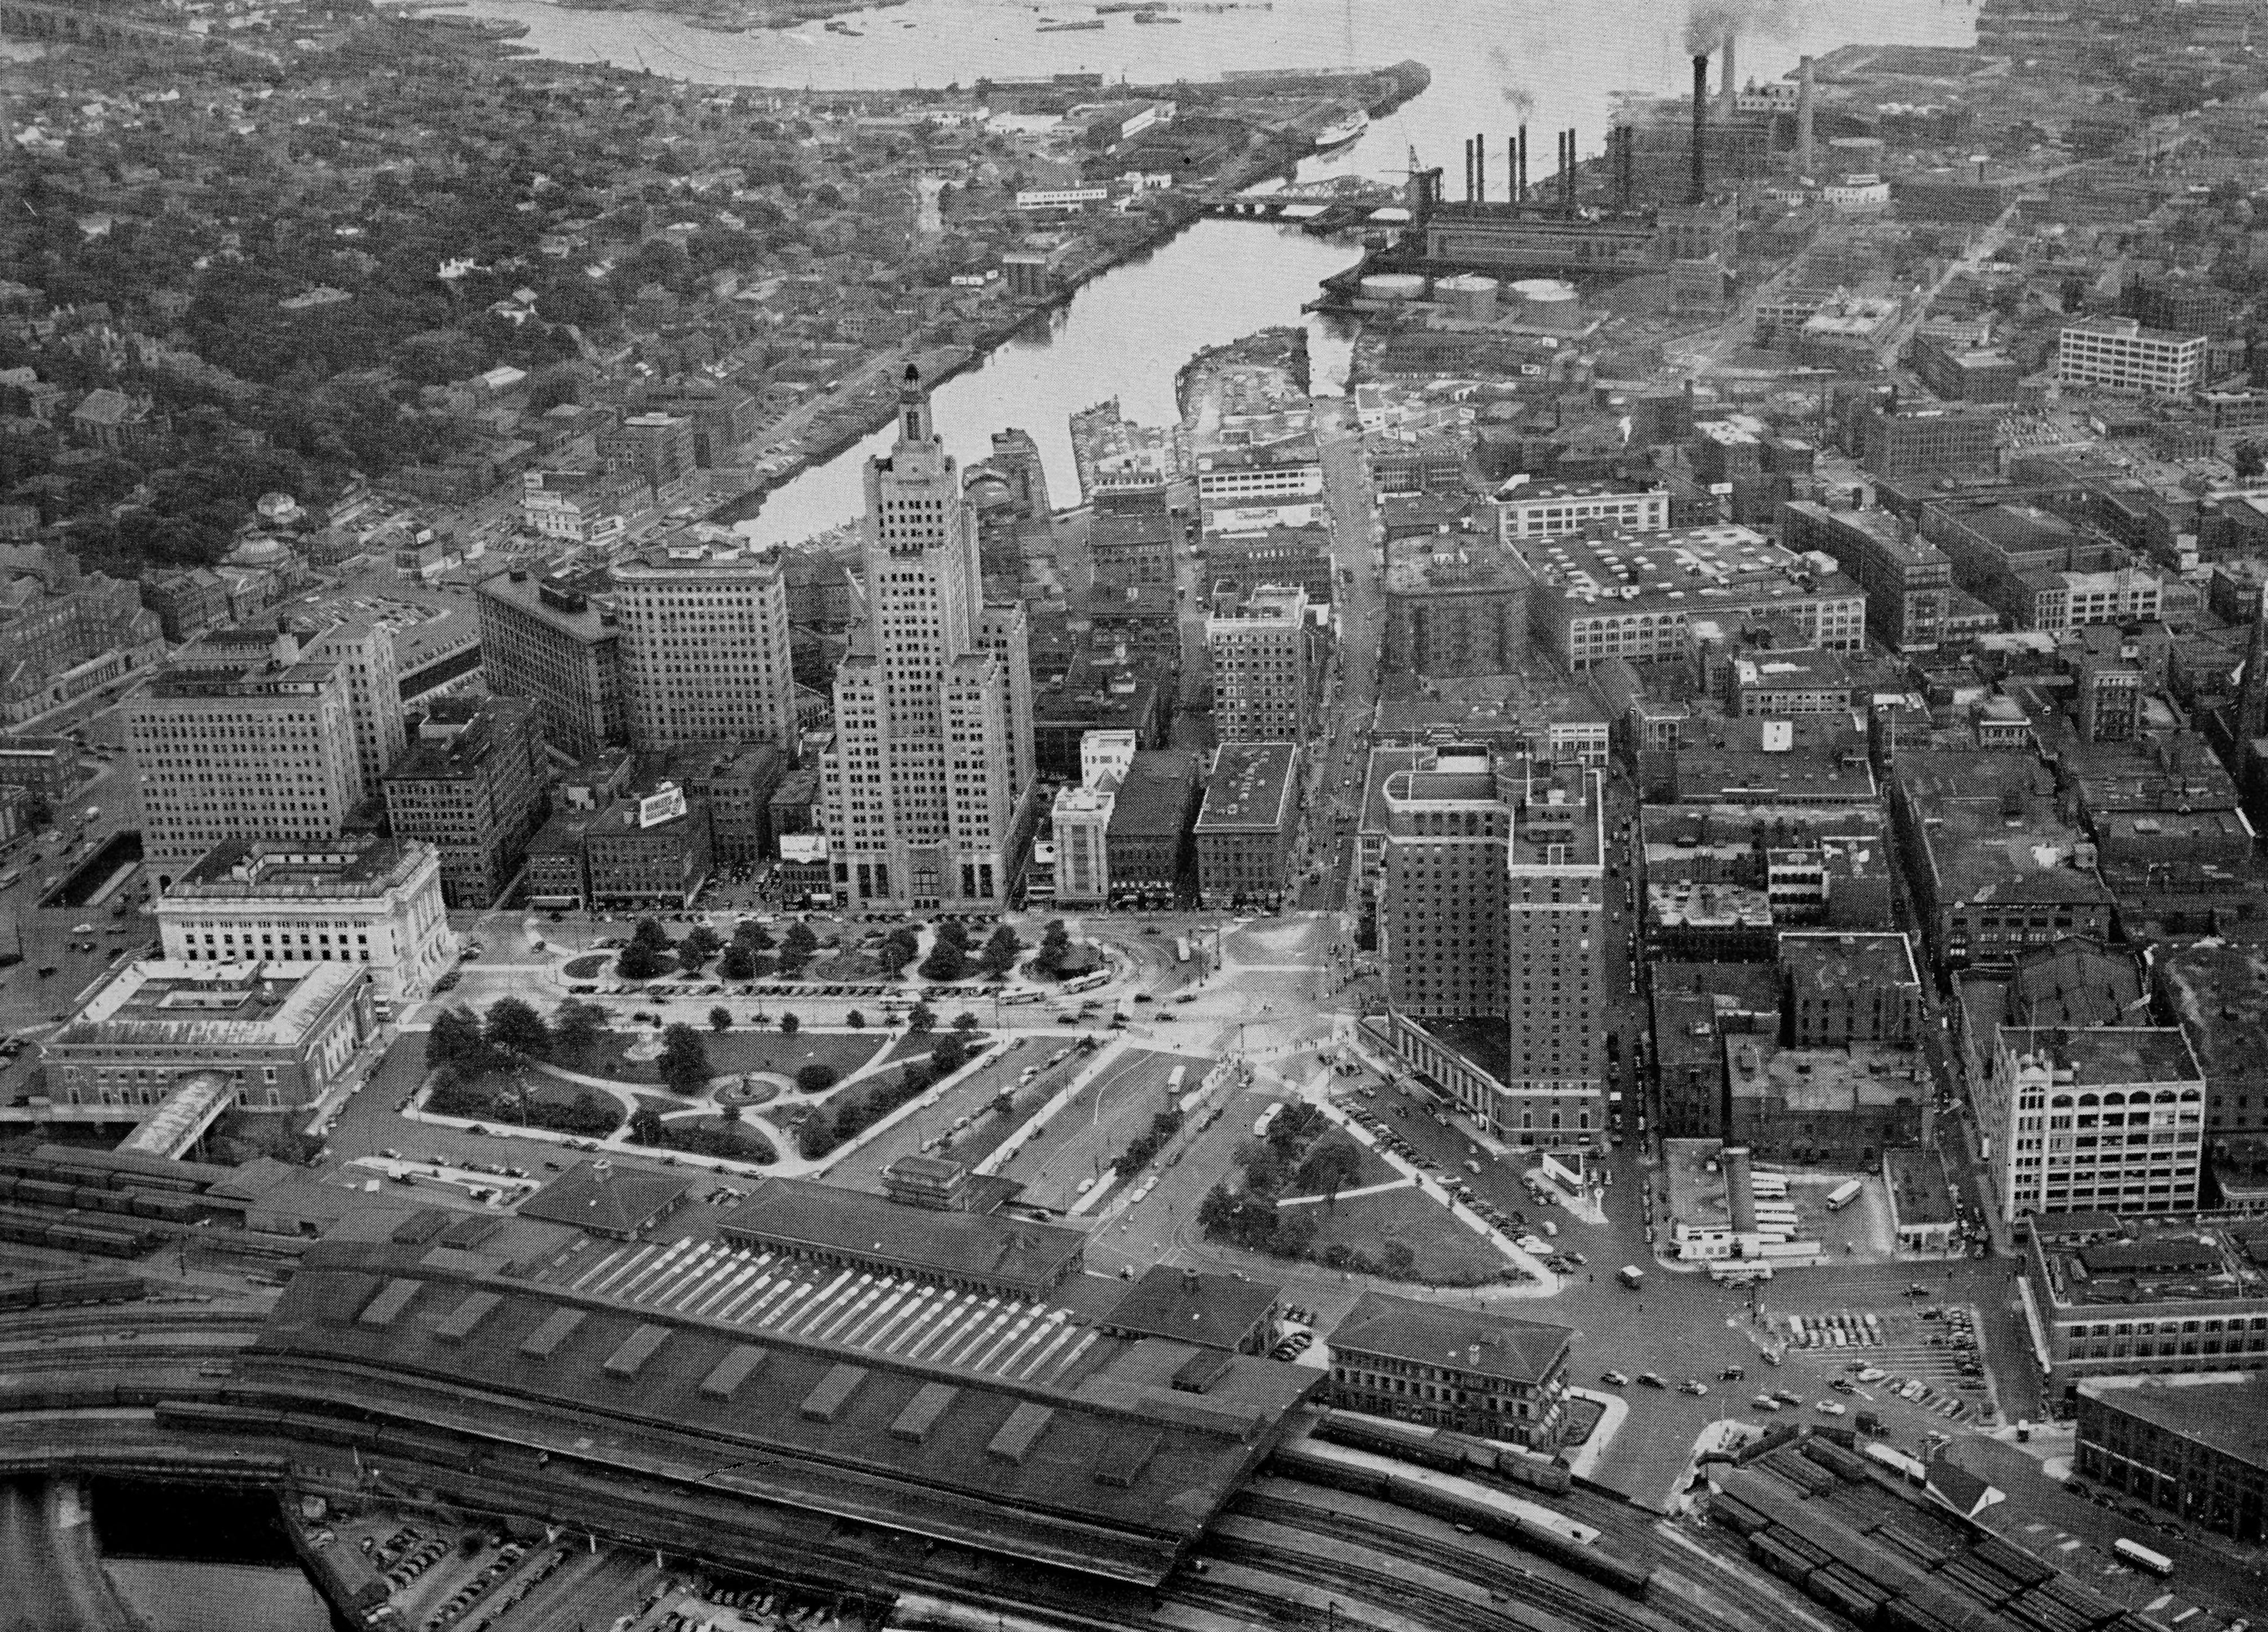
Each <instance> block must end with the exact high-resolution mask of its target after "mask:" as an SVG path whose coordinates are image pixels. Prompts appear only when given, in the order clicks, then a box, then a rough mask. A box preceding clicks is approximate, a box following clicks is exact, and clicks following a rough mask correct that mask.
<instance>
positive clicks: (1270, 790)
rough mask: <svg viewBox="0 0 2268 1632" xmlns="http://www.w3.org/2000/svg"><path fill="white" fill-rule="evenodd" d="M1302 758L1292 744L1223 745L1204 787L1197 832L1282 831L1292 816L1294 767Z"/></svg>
mask: <svg viewBox="0 0 2268 1632" xmlns="http://www.w3.org/2000/svg"><path fill="white" fill-rule="evenodd" d="M1298 754H1299V750H1298V749H1297V748H1296V747H1294V746H1292V744H1291V743H1288V742H1229V743H1223V744H1222V745H1221V746H1220V749H1219V754H1218V755H1217V757H1216V758H1215V759H1214V761H1213V767H1212V776H1211V778H1210V779H1208V780H1207V782H1206V783H1205V793H1204V808H1203V809H1202V810H1200V811H1199V812H1197V831H1198V832H1199V833H1203V832H1204V831H1206V830H1207V829H1208V828H1212V829H1219V828H1223V827H1252V828H1272V827H1278V826H1280V825H1281V824H1282V823H1283V822H1284V821H1285V820H1287V819H1288V817H1289V816H1290V813H1291V801H1292V764H1293V762H1294V761H1295V760H1296V759H1297V757H1298Z"/></svg>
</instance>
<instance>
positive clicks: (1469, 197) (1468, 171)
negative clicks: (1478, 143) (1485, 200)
mask: <svg viewBox="0 0 2268 1632" xmlns="http://www.w3.org/2000/svg"><path fill="white" fill-rule="evenodd" d="M1465 202H1467V203H1468V204H1469V203H1471V202H1473V144H1472V143H1471V142H1470V141H1467V142H1466V143H1465Z"/></svg>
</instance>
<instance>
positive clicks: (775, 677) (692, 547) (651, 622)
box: [612, 544, 796, 751]
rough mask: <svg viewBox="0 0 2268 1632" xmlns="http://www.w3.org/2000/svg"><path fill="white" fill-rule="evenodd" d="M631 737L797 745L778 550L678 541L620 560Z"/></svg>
mask: <svg viewBox="0 0 2268 1632" xmlns="http://www.w3.org/2000/svg"><path fill="white" fill-rule="evenodd" d="M612 576H613V580H614V587H615V614H616V615H617V616H618V617H619V618H620V619H621V628H622V678H623V680H624V682H625V684H626V685H627V686H628V687H629V690H630V737H631V740H632V742H633V743H634V744H635V746H637V747H639V748H642V749H647V750H654V749H661V748H666V747H668V746H671V745H672V744H674V743H680V742H738V741H741V740H743V739H751V738H753V739H758V740H761V741H765V742H770V743H774V744H777V746H779V747H780V748H782V749H783V750H790V751H792V749H793V748H794V746H795V740H796V725H795V672H794V666H793V664H792V659H791V656H790V653H789V651H788V637H787V583H786V579H785V577H784V574H783V573H782V572H781V570H780V559H779V552H778V551H777V550H776V549H775V550H755V549H749V548H742V547H739V546H732V545H718V544H673V545H669V546H667V547H666V548H661V549H656V550H651V551H648V552H647V553H646V554H645V555H643V556H636V557H633V558H631V559H630V560H628V561H624V562H618V563H616V565H615V568H614V570H613V575H612Z"/></svg>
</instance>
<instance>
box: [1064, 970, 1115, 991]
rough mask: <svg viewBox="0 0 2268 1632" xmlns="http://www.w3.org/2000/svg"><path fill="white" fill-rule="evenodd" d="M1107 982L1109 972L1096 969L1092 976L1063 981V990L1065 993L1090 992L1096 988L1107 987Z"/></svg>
mask: <svg viewBox="0 0 2268 1632" xmlns="http://www.w3.org/2000/svg"><path fill="white" fill-rule="evenodd" d="M1109 982H1110V971H1109V970H1108V969H1097V970H1096V971H1095V972H1094V974H1082V975H1080V976H1079V978H1078V979H1077V980H1075V981H1064V983H1063V989H1064V990H1065V991H1066V992H1091V991H1093V990H1094V989H1095V988H1096V987H1098V986H1107V985H1108V984H1109Z"/></svg>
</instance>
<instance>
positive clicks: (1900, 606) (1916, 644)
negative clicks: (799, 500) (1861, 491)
mask: <svg viewBox="0 0 2268 1632" xmlns="http://www.w3.org/2000/svg"><path fill="white" fill-rule="evenodd" d="M1780 542H1781V543H1783V544H1785V545H1786V546H1787V548H1790V549H1792V550H1794V551H1796V552H1797V553H1798V554H1802V553H1805V552H1808V551H1812V550H1816V551H1819V552H1820V553H1821V554H1823V555H1829V556H1831V557H1833V558H1834V561H1835V563H1836V565H1837V566H1839V567H1841V568H1842V569H1843V570H1844V571H1845V573H1846V574H1848V575H1849V576H1850V577H1851V578H1852V581H1853V582H1854V583H1856V584H1858V585H1859V588H1860V589H1862V590H1864V591H1866V592H1867V633H1868V634H1870V635H1872V636H1874V638H1875V639H1876V640H1878V641H1880V642H1881V643H1882V644H1884V645H1886V646H1889V647H1890V648H1891V649H1892V650H1894V651H1935V650H1936V649H1937V644H1938V640H1939V637H1940V631H1941V626H1942V625H1943V623H1944V621H1945V608H1946V605H1947V602H1948V599H1949V598H1950V596H1951V595H1952V593H1953V562H1952V560H1951V559H1950V558H1949V557H1948V555H1946V553H1945V552H1944V551H1943V550H1941V549H1940V548H1937V546H1936V545H1934V544H1932V543H1930V542H1929V541H1928V540H1926V539H1922V538H1918V537H1916V536H1914V534H1913V531H1912V529H1911V527H1909V526H1907V525H1906V523H1905V522H1904V521H1903V520H1901V519H1900V518H1898V517H1896V516H1895V515H1893V514H1892V513H1891V512H1889V511H1886V510H1829V509H1828V508H1827V507H1826V506H1825V505H1823V504H1813V503H1811V502H1810V501H1808V500H1799V501H1796V502H1794V503H1792V504H1783V505H1781V506H1780Z"/></svg>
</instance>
